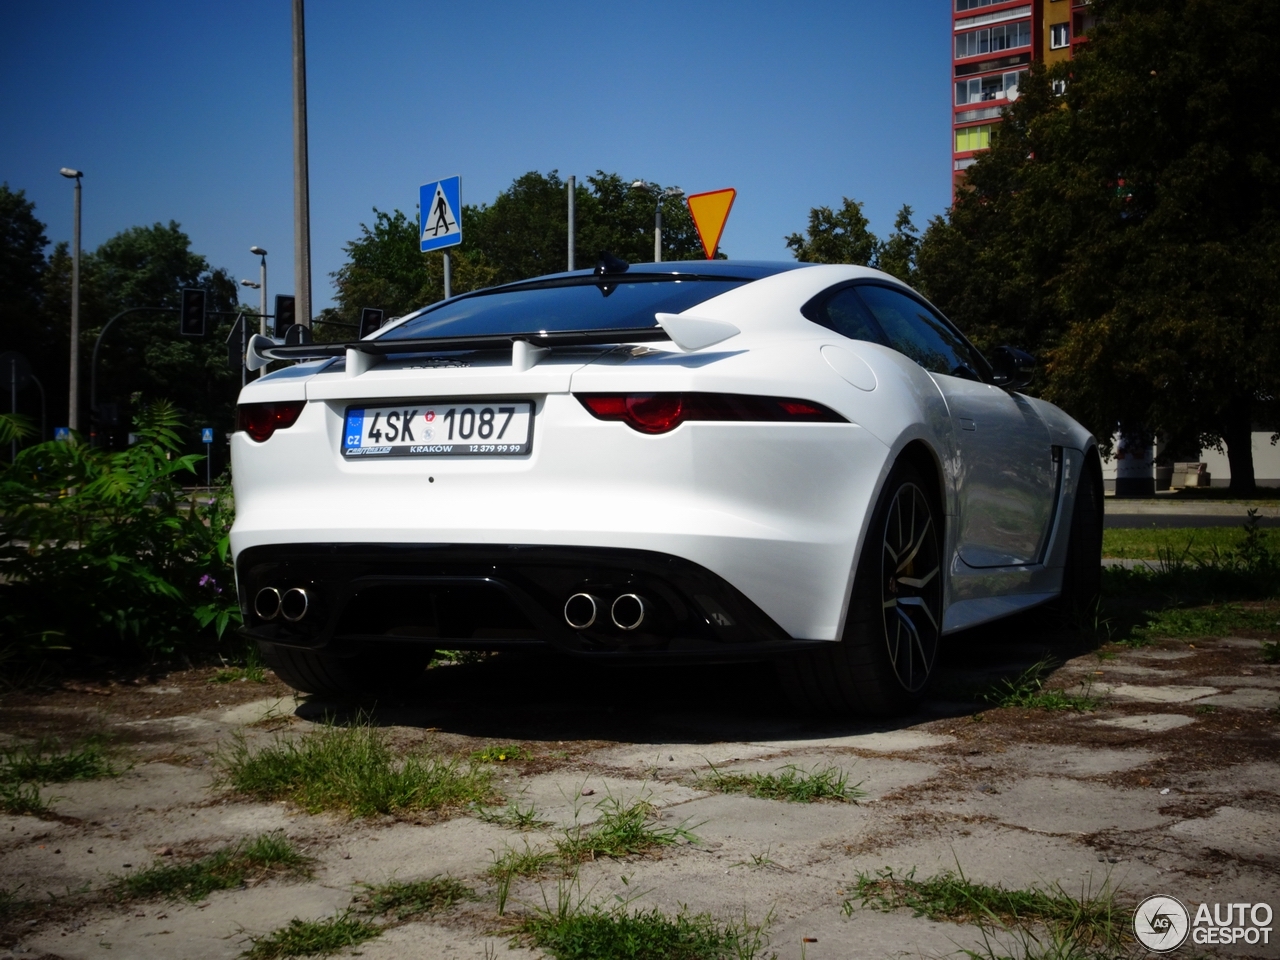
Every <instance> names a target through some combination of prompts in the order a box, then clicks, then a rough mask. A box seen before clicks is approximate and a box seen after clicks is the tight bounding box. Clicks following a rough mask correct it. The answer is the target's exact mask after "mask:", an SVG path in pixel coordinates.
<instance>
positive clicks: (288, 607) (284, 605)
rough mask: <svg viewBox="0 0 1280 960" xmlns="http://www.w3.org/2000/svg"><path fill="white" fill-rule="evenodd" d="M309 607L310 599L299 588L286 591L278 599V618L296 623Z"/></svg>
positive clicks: (305, 592)
mask: <svg viewBox="0 0 1280 960" xmlns="http://www.w3.org/2000/svg"><path fill="white" fill-rule="evenodd" d="M310 607H311V597H310V596H309V595H308V594H307V591H305V590H303V589H302V588H301V587H294V588H293V589H291V590H286V591H285V594H284V596H283V597H281V598H280V616H282V617H284V618H285V619H286V620H288V621H289V622H290V623H297V622H298V621H299V620H301V619H302V618H303V617H305V616H306V615H307V610H308V609H310Z"/></svg>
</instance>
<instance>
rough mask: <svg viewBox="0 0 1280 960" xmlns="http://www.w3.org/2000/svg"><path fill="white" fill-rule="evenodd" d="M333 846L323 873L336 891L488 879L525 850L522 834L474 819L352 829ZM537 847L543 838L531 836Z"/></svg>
mask: <svg viewBox="0 0 1280 960" xmlns="http://www.w3.org/2000/svg"><path fill="white" fill-rule="evenodd" d="M337 833H338V836H337V837H336V838H335V839H333V840H330V841H328V842H327V846H328V847H329V848H330V851H331V853H330V854H329V855H328V856H326V857H325V859H324V861H323V864H322V866H321V868H320V870H319V871H318V873H317V876H318V877H319V879H320V880H321V881H322V882H323V883H326V884H329V885H330V886H338V887H343V888H350V887H353V886H354V885H355V884H357V883H385V882H387V881H390V880H423V879H427V878H430V877H434V876H437V875H440V874H447V875H449V876H452V877H474V876H480V875H482V874H483V873H484V872H485V870H487V869H488V868H489V865H490V864H492V863H493V860H494V854H501V853H502V851H503V849H505V848H506V847H507V846H509V845H510V846H514V847H516V849H523V847H522V846H521V843H520V839H521V837H522V835H521V834H519V833H517V832H515V831H511V830H506V829H503V828H502V827H499V826H495V825H493V824H489V823H484V822H482V821H480V820H475V819H473V818H471V817H457V818H455V819H453V820H447V821H445V822H443V823H434V824H430V825H428V826H418V825H417V824H411V823H394V824H388V825H373V824H362V823H352V824H346V825H344V826H343V828H342V829H341V830H340V831H337ZM523 836H527V837H529V838H530V840H531V842H532V843H533V845H535V846H536V845H537V844H538V842H539V840H540V837H539V835H537V834H526V835H523Z"/></svg>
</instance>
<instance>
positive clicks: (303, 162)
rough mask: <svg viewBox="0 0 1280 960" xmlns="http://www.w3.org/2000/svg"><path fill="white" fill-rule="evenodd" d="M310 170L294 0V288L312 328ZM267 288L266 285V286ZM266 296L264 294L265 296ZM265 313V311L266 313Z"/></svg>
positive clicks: (302, 32)
mask: <svg viewBox="0 0 1280 960" xmlns="http://www.w3.org/2000/svg"><path fill="white" fill-rule="evenodd" d="M309 182H310V180H309V174H308V171H307V45H306V29H305V27H304V25H303V10H302V0H293V285H294V296H295V297H297V298H298V313H297V318H298V322H299V323H300V324H302V325H303V326H305V327H309V326H311V191H310V187H309ZM263 287H264V289H265V287H266V285H265V284H263ZM264 296H265V294H264ZM263 312H264V313H265V311H263Z"/></svg>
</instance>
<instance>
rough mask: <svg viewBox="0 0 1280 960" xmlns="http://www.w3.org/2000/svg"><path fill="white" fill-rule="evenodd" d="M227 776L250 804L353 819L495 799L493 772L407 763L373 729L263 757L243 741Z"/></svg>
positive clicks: (319, 735) (280, 744) (277, 748)
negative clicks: (279, 804)
mask: <svg viewBox="0 0 1280 960" xmlns="http://www.w3.org/2000/svg"><path fill="white" fill-rule="evenodd" d="M222 774H223V779H224V781H225V782H226V783H227V784H228V785H229V786H230V787H231V788H232V789H233V790H235V791H236V792H238V793H242V794H244V795H246V796H250V797H255V798H257V799H259V800H288V801H290V802H292V803H295V804H297V805H298V806H300V807H302V808H303V809H304V810H306V811H307V812H308V813H319V812H321V811H323V810H340V811H343V812H345V813H347V814H348V815H349V816H352V817H371V816H376V815H379V814H396V815H400V814H407V813H417V812H425V811H432V810H440V809H443V808H447V807H455V806H462V805H464V804H467V803H485V802H488V801H489V800H490V799H491V797H492V796H493V788H492V781H493V776H492V774H491V773H490V772H489V771H486V770H483V769H480V768H477V767H476V766H475V765H469V766H467V767H463V766H462V765H461V764H460V763H459V762H458V761H457V760H450V759H445V758H442V757H436V756H431V755H430V754H426V753H411V754H409V755H407V756H404V757H399V756H397V755H396V754H395V752H394V751H393V750H392V749H391V746H390V744H388V742H387V738H386V736H385V735H384V734H383V733H382V732H381V731H379V730H376V729H374V728H372V727H369V726H366V725H360V726H354V727H346V728H340V727H327V728H324V729H322V730H319V731H316V732H314V733H310V734H307V735H305V736H303V737H300V738H298V739H296V740H286V739H277V740H275V741H274V742H273V743H271V744H269V745H268V746H265V747H262V748H261V749H257V750H255V749H253V748H252V747H250V746H249V745H248V743H247V742H246V741H245V740H244V738H243V737H239V738H237V739H236V740H235V741H234V743H233V744H232V747H231V749H230V752H229V753H228V754H227V755H225V756H224V758H223V759H222Z"/></svg>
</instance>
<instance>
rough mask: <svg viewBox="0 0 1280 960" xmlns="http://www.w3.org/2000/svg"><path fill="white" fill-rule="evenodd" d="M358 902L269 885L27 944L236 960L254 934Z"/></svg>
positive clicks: (59, 951)
mask: <svg viewBox="0 0 1280 960" xmlns="http://www.w3.org/2000/svg"><path fill="white" fill-rule="evenodd" d="M350 899H351V896H350V894H349V893H348V892H347V891H345V890H335V889H332V888H330V887H324V886H320V885H317V884H264V885H262V886H259V887H255V888H253V889H249V890H231V891H222V892H219V893H214V894H211V895H210V896H209V898H208V900H207V901H202V903H201V904H184V903H179V904H172V903H146V904H136V905H130V906H129V907H118V908H108V909H105V910H99V911H95V912H93V913H91V914H90V915H88V916H86V917H83V918H80V919H77V920H75V921H72V922H71V923H67V924H56V925H50V926H48V927H45V928H42V929H40V930H39V931H38V932H36V933H34V934H32V935H31V936H29V937H26V938H25V944H24V945H25V946H27V947H29V948H34V949H35V950H37V951H42V952H47V953H49V954H51V955H53V956H56V957H60V958H63V960H89V958H93V960H101V958H102V957H104V956H107V957H110V956H127V957H129V958H131V960H133V958H136V960H172V958H174V957H178V956H181V957H183V958H184V960H231V958H233V957H237V956H239V955H240V953H241V952H242V951H243V950H244V949H245V948H246V947H247V946H248V945H249V944H248V940H247V935H248V934H257V935H262V934H265V933H269V932H270V931H271V930H274V929H275V928H277V927H281V926H284V925H285V924H286V923H288V922H289V920H290V919H291V918H293V917H302V918H306V919H320V918H321V917H325V916H332V915H333V914H334V913H337V912H340V911H341V910H343V909H345V908H346V906H347V904H348V902H349V901H350ZM202 904H203V905H202ZM139 913H141V914H143V916H137V914H139ZM104 945H105V946H104Z"/></svg>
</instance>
